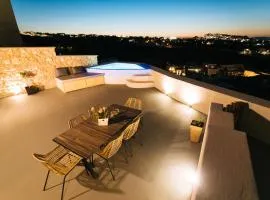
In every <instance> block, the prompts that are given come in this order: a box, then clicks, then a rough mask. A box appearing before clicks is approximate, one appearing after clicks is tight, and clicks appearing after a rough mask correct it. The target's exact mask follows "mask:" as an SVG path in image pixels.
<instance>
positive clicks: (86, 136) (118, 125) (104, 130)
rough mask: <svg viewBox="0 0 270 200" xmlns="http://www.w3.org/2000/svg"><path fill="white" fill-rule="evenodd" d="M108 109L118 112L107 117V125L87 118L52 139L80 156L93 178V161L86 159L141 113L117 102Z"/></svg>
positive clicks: (94, 175) (115, 136)
mask: <svg viewBox="0 0 270 200" xmlns="http://www.w3.org/2000/svg"><path fill="white" fill-rule="evenodd" d="M108 110H109V111H114V110H118V114H116V115H115V116H113V117H112V118H110V119H109V124H108V126H99V125H98V124H97V122H94V121H93V120H92V119H90V118H89V119H87V120H85V121H83V122H82V123H80V124H78V125H77V126H75V127H73V128H70V129H68V130H67V131H65V132H63V133H61V134H60V135H58V136H57V137H55V138H54V139H53V141H54V142H56V143H57V144H59V145H61V146H63V147H65V148H66V149H68V150H70V151H72V152H73V153H75V154H77V155H79V156H81V157H82V158H83V163H84V165H85V168H86V170H88V172H90V173H91V175H92V176H93V177H94V178H95V177H97V174H96V173H95V172H94V171H93V167H94V166H93V163H91V162H90V163H89V162H87V160H88V159H89V158H91V156H92V155H93V154H95V153H97V152H99V151H100V150H101V149H102V148H103V147H104V146H105V145H106V144H108V143H109V142H110V141H112V140H113V139H115V138H117V137H118V136H119V135H120V134H121V133H122V131H123V130H124V129H125V128H126V127H127V126H128V125H129V124H130V123H132V122H133V121H134V120H136V118H138V117H139V116H140V115H141V113H142V111H141V110H137V109H133V108H129V107H126V106H122V105H118V104H112V105H110V106H109V107H108Z"/></svg>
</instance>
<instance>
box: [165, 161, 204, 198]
mask: <svg viewBox="0 0 270 200" xmlns="http://www.w3.org/2000/svg"><path fill="white" fill-rule="evenodd" d="M168 178H169V186H170V187H171V188H173V189H174V192H175V193H177V194H179V195H188V194H190V193H191V192H192V188H193V187H194V186H198V185H199V184H200V177H199V175H198V173H197V172H196V170H195V169H194V168H193V167H192V166H190V165H175V166H171V167H169V168H168Z"/></svg>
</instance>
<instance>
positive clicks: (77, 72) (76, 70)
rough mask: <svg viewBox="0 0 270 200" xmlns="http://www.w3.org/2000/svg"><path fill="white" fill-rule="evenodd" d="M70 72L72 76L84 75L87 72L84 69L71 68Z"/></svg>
mask: <svg viewBox="0 0 270 200" xmlns="http://www.w3.org/2000/svg"><path fill="white" fill-rule="evenodd" d="M68 70H69V73H70V74H82V73H85V72H86V69H85V68H84V67H69V68H68Z"/></svg>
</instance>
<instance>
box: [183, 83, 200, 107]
mask: <svg viewBox="0 0 270 200" xmlns="http://www.w3.org/2000/svg"><path fill="white" fill-rule="evenodd" d="M180 95H181V97H182V98H183V100H184V102H185V103H186V104H188V105H190V106H192V105H194V104H196V103H198V102H200V97H199V91H197V90H195V89H193V88H190V87H188V88H185V89H184V91H182V93H181V94H180Z"/></svg>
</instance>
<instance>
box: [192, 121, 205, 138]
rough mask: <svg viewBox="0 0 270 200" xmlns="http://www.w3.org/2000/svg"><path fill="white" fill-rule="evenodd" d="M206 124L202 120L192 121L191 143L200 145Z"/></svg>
mask: <svg viewBox="0 0 270 200" xmlns="http://www.w3.org/2000/svg"><path fill="white" fill-rule="evenodd" d="M203 126H204V122H203V121H202V120H200V119H199V120H192V122H191V124H190V141H191V142H195V143H198V142H199V141H200V137H201V134H202V130H203Z"/></svg>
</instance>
